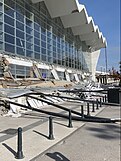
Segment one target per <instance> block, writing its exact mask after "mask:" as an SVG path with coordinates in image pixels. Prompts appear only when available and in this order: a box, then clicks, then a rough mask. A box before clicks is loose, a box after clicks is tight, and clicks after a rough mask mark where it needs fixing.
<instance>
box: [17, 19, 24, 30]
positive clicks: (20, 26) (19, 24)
mask: <svg viewBox="0 0 121 161" xmlns="http://www.w3.org/2000/svg"><path fill="white" fill-rule="evenodd" d="M16 28H18V29H20V30H22V31H24V24H23V23H20V22H19V21H16Z"/></svg>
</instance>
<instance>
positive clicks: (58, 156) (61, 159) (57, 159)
mask: <svg viewBox="0 0 121 161" xmlns="http://www.w3.org/2000/svg"><path fill="white" fill-rule="evenodd" d="M46 155H47V156H48V157H50V158H52V159H54V160H55V161H70V160H69V159H68V158H66V157H65V156H64V155H63V154H61V153H59V152H54V153H46Z"/></svg>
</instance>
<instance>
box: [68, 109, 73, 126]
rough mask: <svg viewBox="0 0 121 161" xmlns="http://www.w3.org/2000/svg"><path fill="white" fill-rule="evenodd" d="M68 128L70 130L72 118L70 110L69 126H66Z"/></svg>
mask: <svg viewBox="0 0 121 161" xmlns="http://www.w3.org/2000/svg"><path fill="white" fill-rule="evenodd" d="M68 127H69V128H72V127H73V126H72V116H71V110H69V124H68Z"/></svg>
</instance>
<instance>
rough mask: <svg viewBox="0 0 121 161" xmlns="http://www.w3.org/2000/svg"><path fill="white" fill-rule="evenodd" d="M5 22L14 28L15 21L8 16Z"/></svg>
mask: <svg viewBox="0 0 121 161" xmlns="http://www.w3.org/2000/svg"><path fill="white" fill-rule="evenodd" d="M4 21H5V22H6V23H8V24H10V25H12V26H14V19H13V18H11V17H9V16H7V15H4Z"/></svg>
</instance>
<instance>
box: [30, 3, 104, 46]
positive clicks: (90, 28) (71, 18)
mask: <svg viewBox="0 0 121 161" xmlns="http://www.w3.org/2000/svg"><path fill="white" fill-rule="evenodd" d="M42 1H44V2H45V5H46V7H47V9H48V11H49V13H50V16H51V17H52V18H56V17H60V18H61V21H62V23H63V26H64V28H70V27H71V28H72V32H73V34H74V35H79V37H80V40H81V41H85V43H86V45H87V46H89V47H92V48H95V49H98V48H99V49H100V48H102V47H106V45H107V43H106V40H105V38H104V37H103V35H102V33H101V32H100V31H99V28H98V26H96V25H95V24H94V21H93V19H92V17H89V16H88V14H87V11H86V8H85V6H84V5H81V4H79V2H78V0H32V2H33V3H38V2H42Z"/></svg>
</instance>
